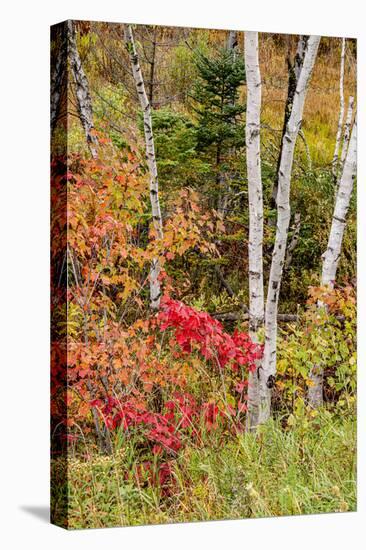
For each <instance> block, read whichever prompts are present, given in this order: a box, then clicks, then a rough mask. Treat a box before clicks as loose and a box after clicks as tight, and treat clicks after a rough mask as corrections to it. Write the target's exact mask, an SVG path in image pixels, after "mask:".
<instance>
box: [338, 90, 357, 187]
mask: <svg viewBox="0 0 366 550" xmlns="http://www.w3.org/2000/svg"><path fill="white" fill-rule="evenodd" d="M353 104H354V97H353V96H351V95H350V96H349V98H348V108H347V115H346V122H345V124H344V134H343V145H342V152H341V162H340V169H341V170H342V171H343V166H344V162H345V160H346V155H347V151H348V144H349V140H350V135H351V125H352V118H353ZM338 183H339V182H338Z"/></svg>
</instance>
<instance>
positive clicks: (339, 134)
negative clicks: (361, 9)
mask: <svg viewBox="0 0 366 550" xmlns="http://www.w3.org/2000/svg"><path fill="white" fill-rule="evenodd" d="M345 53H346V39H345V38H342V49H341V67H340V74H339V117H338V127H337V135H336V142H335V147H334V154H333V160H332V171H333V176H334V178H335V181H337V174H338V158H339V148H340V145H341V137H342V126H343V118H344V59H345Z"/></svg>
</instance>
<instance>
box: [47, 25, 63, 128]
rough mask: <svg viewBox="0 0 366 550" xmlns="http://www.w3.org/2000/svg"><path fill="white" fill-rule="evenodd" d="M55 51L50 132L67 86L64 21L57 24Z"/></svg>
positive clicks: (52, 68) (52, 60) (52, 73)
mask: <svg viewBox="0 0 366 550" xmlns="http://www.w3.org/2000/svg"><path fill="white" fill-rule="evenodd" d="M54 48H55V50H56V51H55V52H52V53H53V55H52V59H51V97H50V114H51V134H52V132H53V131H54V129H55V126H56V123H57V120H58V117H59V115H60V110H61V98H62V94H63V93H65V88H66V87H67V27H66V23H60V24H59V25H58V33H57V40H55V44H54Z"/></svg>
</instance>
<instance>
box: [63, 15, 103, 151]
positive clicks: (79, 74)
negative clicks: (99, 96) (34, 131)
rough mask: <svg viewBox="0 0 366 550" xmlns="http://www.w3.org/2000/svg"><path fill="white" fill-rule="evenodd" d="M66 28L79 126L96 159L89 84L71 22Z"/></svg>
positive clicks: (96, 142)
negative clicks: (80, 125) (82, 129)
mask: <svg viewBox="0 0 366 550" xmlns="http://www.w3.org/2000/svg"><path fill="white" fill-rule="evenodd" d="M67 28H68V54H69V61H70V68H71V72H72V75H73V77H74V82H75V93H76V99H77V108H78V112H79V116H80V120H81V124H82V126H83V128H84V132H85V137H86V141H87V143H88V146H89V149H90V152H91V154H92V156H93V157H94V158H96V157H97V149H96V147H97V145H98V140H97V137H96V135H95V134H94V133H93V130H94V123H93V109H92V102H91V97H90V92H89V82H88V79H87V77H86V74H85V72H84V69H83V65H82V63H81V59H80V55H79V52H78V49H77V45H76V35H75V28H74V24H73V22H72V21H71V20H68V22H67Z"/></svg>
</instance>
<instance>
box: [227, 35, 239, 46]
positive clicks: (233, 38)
mask: <svg viewBox="0 0 366 550" xmlns="http://www.w3.org/2000/svg"><path fill="white" fill-rule="evenodd" d="M237 45H238V33H237V31H229V36H228V39H227V49H228V50H233V49H234V48H236V47H237Z"/></svg>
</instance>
